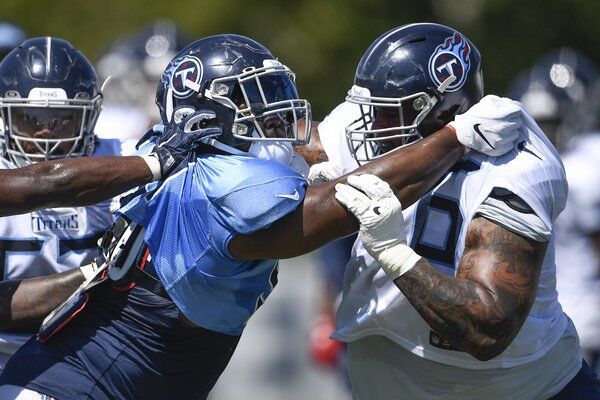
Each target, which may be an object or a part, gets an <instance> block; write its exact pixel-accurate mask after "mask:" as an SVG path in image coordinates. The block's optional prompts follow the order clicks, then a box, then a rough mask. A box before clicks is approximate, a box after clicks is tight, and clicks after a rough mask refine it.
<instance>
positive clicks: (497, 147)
mask: <svg viewBox="0 0 600 400" xmlns="http://www.w3.org/2000/svg"><path fill="white" fill-rule="evenodd" d="M448 125H449V126H451V127H452V128H454V130H455V131H456V136H457V137H458V141H459V142H461V143H462V144H463V145H464V146H466V147H467V148H470V149H473V150H475V151H479V152H481V153H484V154H487V155H488V156H493V157H498V156H501V155H503V154H506V153H508V152H509V151H511V150H512V149H513V147H514V145H513V143H514V141H515V140H516V139H517V138H518V136H519V129H520V128H521V126H522V125H523V121H522V119H521V108H520V107H519V105H518V103H517V102H516V101H513V100H511V99H509V98H506V97H498V96H494V95H487V96H485V97H484V98H483V99H481V101H480V102H479V103H477V104H475V105H474V106H473V107H471V108H470V109H469V110H468V111H467V112H465V113H464V114H460V115H457V116H456V117H454V121H453V122H450V123H449V124H448Z"/></svg>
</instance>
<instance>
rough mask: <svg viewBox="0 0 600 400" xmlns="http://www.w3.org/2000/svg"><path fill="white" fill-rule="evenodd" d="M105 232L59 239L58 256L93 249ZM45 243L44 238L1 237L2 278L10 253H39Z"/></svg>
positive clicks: (0, 268)
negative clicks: (16, 238)
mask: <svg viewBox="0 0 600 400" xmlns="http://www.w3.org/2000/svg"><path fill="white" fill-rule="evenodd" d="M102 234H103V233H97V234H95V235H93V236H88V237H84V238H77V239H60V238H59V239H58V240H59V242H58V257H59V258H60V257H62V256H64V255H65V254H67V253H69V252H71V251H78V250H85V249H93V248H94V247H97V246H98V239H100V238H101V237H102ZM43 245H44V241H43V240H35V239H33V240H10V239H0V280H4V269H5V268H6V258H7V255H8V253H30V254H31V253H39V252H40V251H42V246H43Z"/></svg>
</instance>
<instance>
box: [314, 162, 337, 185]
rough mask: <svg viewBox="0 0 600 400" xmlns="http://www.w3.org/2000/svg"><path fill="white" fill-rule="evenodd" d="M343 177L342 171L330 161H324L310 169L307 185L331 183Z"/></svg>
mask: <svg viewBox="0 0 600 400" xmlns="http://www.w3.org/2000/svg"><path fill="white" fill-rule="evenodd" d="M342 175H344V173H343V172H342V169H341V168H340V167H339V166H338V165H337V164H334V163H332V162H331V161H324V162H322V163H318V164H315V165H313V166H312V167H310V171H308V184H309V185H312V184H315V183H323V182H328V181H332V180H334V179H337V178H339V177H340V176H342Z"/></svg>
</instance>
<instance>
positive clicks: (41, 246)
mask: <svg viewBox="0 0 600 400" xmlns="http://www.w3.org/2000/svg"><path fill="white" fill-rule="evenodd" d="M134 144H135V142H133V143H132V142H129V141H127V142H121V141H120V140H117V139H99V140H98V143H97V145H96V149H95V151H94V153H93V155H92V156H115V155H128V154H131V153H132V151H133V149H134ZM0 168H3V169H9V168H13V164H11V163H10V162H9V161H7V160H5V159H4V158H0ZM110 208H111V200H107V201H105V202H102V203H99V204H96V205H93V206H88V207H75V208H54V209H48V210H40V211H35V212H32V213H27V214H21V215H13V216H9V217H2V218H0V268H1V270H0V272H1V274H2V279H3V280H9V279H24V278H34V277H38V276H45V275H51V274H54V273H57V272H64V271H67V270H70V269H73V268H78V267H80V266H82V265H85V264H88V263H90V262H91V261H92V260H93V259H94V258H95V257H97V256H98V255H99V248H98V239H99V238H100V237H101V236H102V235H103V234H104V232H105V231H106V229H108V228H109V227H110V225H111V224H112V219H113V218H112V215H111V212H110ZM29 336H30V335H27V334H14V333H7V332H0V353H5V354H11V353H12V352H14V351H16V349H17V348H18V347H19V346H21V345H22V344H23V343H24V342H25V341H26V340H27V339H28V338H29ZM0 364H1V363H0Z"/></svg>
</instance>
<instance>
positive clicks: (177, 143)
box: [150, 110, 222, 178]
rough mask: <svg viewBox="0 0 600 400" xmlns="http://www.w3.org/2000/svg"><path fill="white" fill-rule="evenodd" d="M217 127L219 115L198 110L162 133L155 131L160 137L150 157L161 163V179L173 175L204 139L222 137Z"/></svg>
mask: <svg viewBox="0 0 600 400" xmlns="http://www.w3.org/2000/svg"><path fill="white" fill-rule="evenodd" d="M221 133H222V130H221V128H219V127H218V125H217V115H216V114H215V112H214V111H211V110H198V111H195V112H194V113H192V114H189V115H187V116H186V117H185V118H183V119H182V120H181V122H177V123H175V122H169V123H167V124H166V125H165V126H164V130H163V131H162V133H161V132H160V131H158V132H157V131H156V130H155V131H154V133H153V135H154V136H158V139H157V141H156V147H154V149H153V150H152V153H150V155H154V156H155V157H156V158H157V159H158V161H159V163H160V170H161V178H164V177H166V176H167V175H169V173H171V172H172V171H173V170H174V169H175V168H176V167H177V166H178V165H179V164H180V163H181V162H182V161H183V160H184V159H185V158H186V157H187V156H188V155H189V154H190V153H192V152H194V151H195V150H196V149H197V148H198V146H200V144H202V139H206V138H209V137H215V136H219V135H221Z"/></svg>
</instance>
